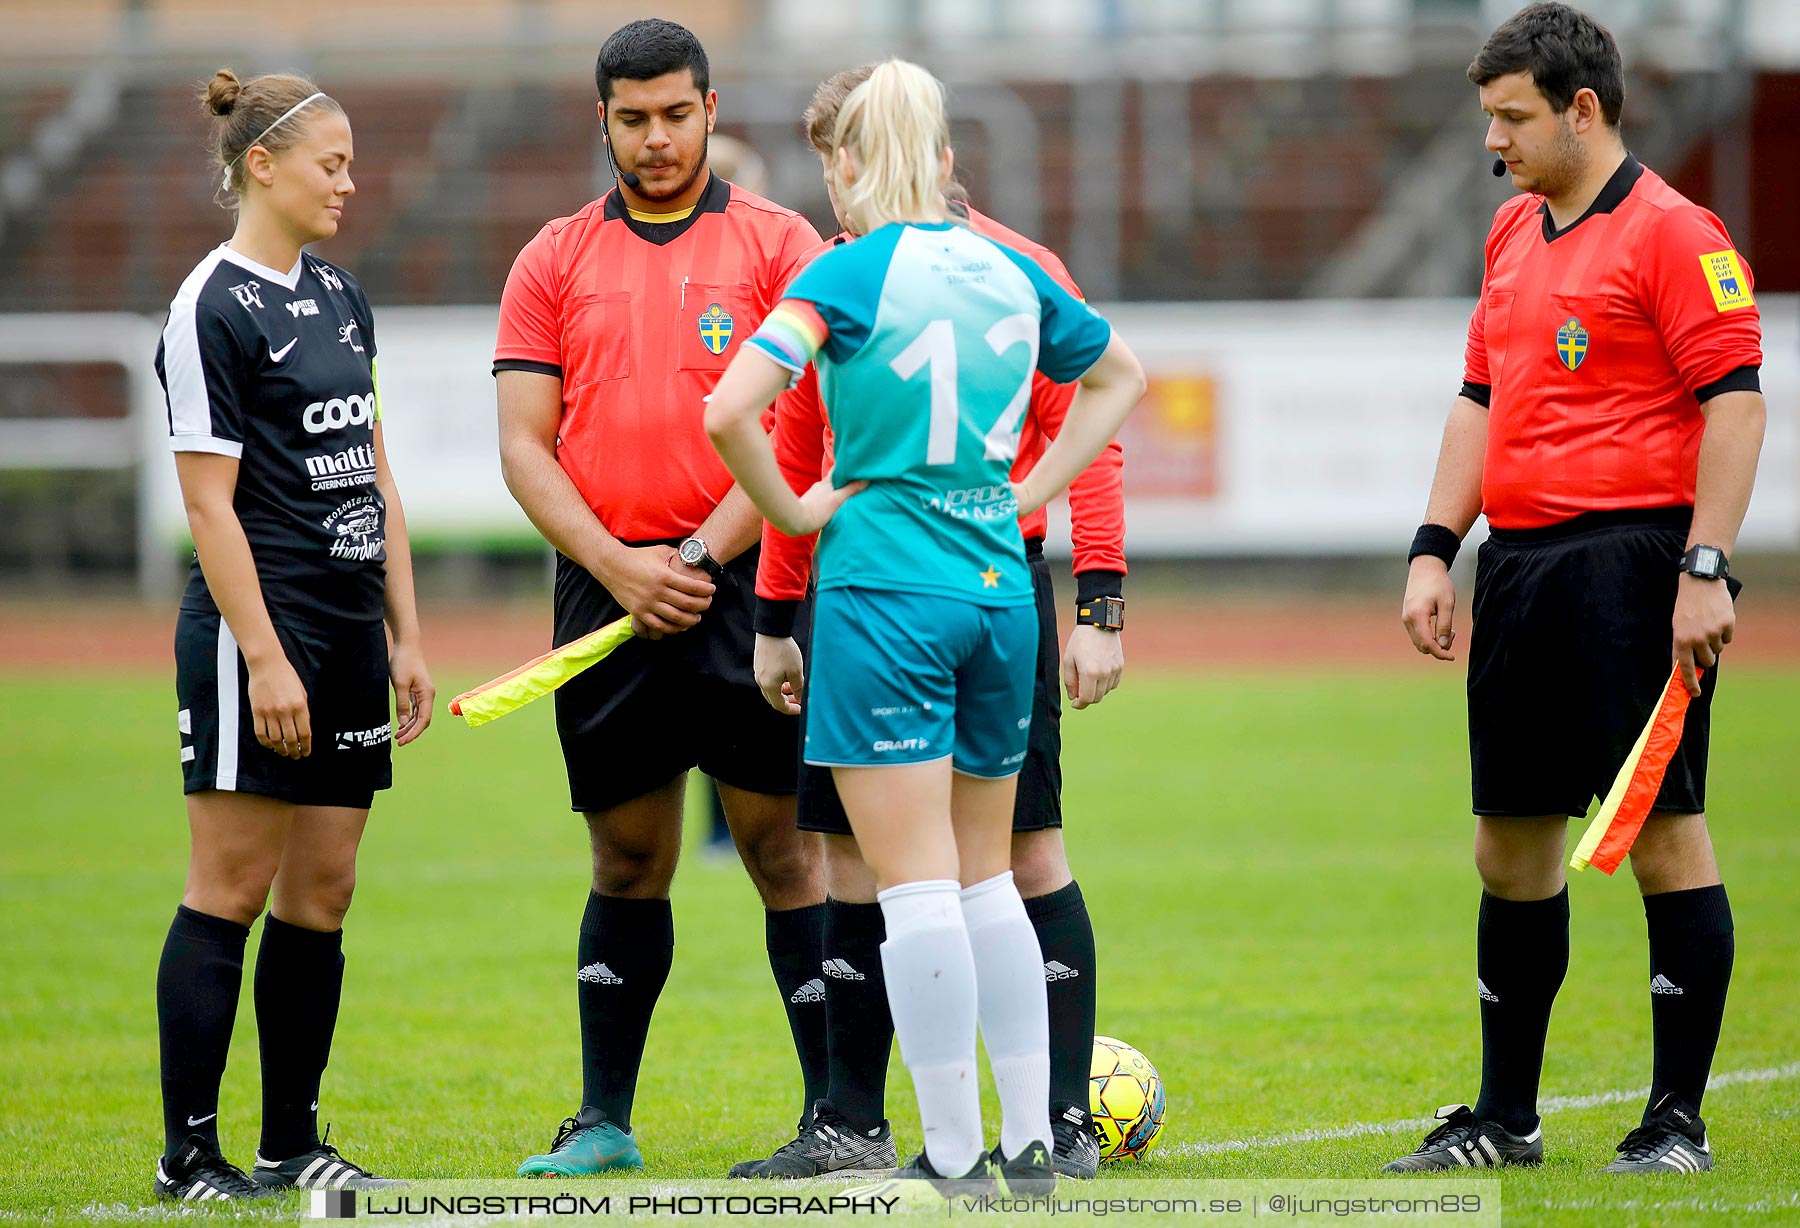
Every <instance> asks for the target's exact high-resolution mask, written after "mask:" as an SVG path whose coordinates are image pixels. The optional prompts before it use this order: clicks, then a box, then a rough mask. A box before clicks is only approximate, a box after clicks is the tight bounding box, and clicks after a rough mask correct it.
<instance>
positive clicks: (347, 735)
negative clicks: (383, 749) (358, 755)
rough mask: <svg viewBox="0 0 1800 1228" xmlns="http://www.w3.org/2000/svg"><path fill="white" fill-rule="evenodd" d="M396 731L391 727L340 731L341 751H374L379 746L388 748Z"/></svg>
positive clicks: (339, 744) (338, 740)
mask: <svg viewBox="0 0 1800 1228" xmlns="http://www.w3.org/2000/svg"><path fill="white" fill-rule="evenodd" d="M393 737H394V731H393V729H392V728H391V727H390V726H387V725H377V726H375V728H373V729H340V730H338V736H337V748H338V749H339V750H373V749H374V748H375V747H377V746H386V745H387V744H388V743H389V742H391V741H392V740H393Z"/></svg>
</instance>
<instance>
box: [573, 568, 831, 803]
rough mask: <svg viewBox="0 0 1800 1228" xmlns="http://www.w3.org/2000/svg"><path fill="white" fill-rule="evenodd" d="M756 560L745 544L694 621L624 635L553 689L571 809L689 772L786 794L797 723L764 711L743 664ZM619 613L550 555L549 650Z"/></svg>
mask: <svg viewBox="0 0 1800 1228" xmlns="http://www.w3.org/2000/svg"><path fill="white" fill-rule="evenodd" d="M634 544H640V545H646V544H647V545H658V544H660V545H673V544H674V543H673V542H666V543H634ZM759 553H760V550H759V549H758V548H756V547H752V548H751V549H750V550H748V551H746V552H745V553H744V554H742V555H739V556H738V557H737V558H735V559H733V560H732V561H731V562H730V563H728V564H726V566H725V575H724V576H722V577H721V578H720V579H719V580H718V581H717V582H716V591H715V592H714V593H713V600H712V605H711V606H710V607H708V609H707V611H706V613H704V614H702V615H701V616H700V622H699V625H697V626H694V627H690V628H689V629H688V630H686V631H682V632H680V633H679V634H676V635H671V636H666V637H664V638H663V639H660V640H646V639H641V638H637V637H633V638H632V639H629V640H627V641H625V643H623V644H621V645H620V646H619V647H618V648H617V649H616V650H615V651H614V652H613V653H612V655H610V656H608V657H607V658H606V659H605V660H603V661H601V662H600V663H599V664H597V665H594V666H593V667H591V668H590V669H587V670H584V671H583V672H582V673H580V674H577V675H576V676H575V677H574V678H572V679H570V680H569V681H568V682H567V683H565V684H564V685H563V686H562V688H561V689H560V690H558V691H557V692H556V732H557V734H558V736H559V737H560V738H561V739H562V752H563V764H564V766H565V767H566V768H567V769H568V774H569V808H570V809H572V810H578V811H582V812H592V811H597V810H608V809H611V808H612V807H614V806H617V805H619V804H620V803H622V802H628V801H630V800H631V799H632V798H634V797H642V796H643V795H644V794H646V793H648V792H650V791H651V790H652V789H656V788H659V787H661V786H662V785H665V784H667V783H668V782H669V781H671V780H674V779H675V778H676V777H677V776H679V775H681V774H682V773H683V772H685V771H687V770H688V769H689V768H692V767H698V768H699V769H700V770H701V771H703V772H705V773H706V774H707V775H708V776H711V777H712V778H713V779H714V780H717V781H720V782H721V783H723V784H727V785H732V786H734V787H736V788H739V789H745V790H748V791H749V792H752V793H773V794H784V793H792V792H794V787H795V782H794V771H795V766H796V764H797V763H798V762H799V756H800V722H799V721H797V720H795V719H794V718H793V717H791V716H787V715H785V714H783V713H780V712H777V711H775V709H773V708H771V707H770V706H769V705H768V703H767V702H766V701H765V700H764V699H763V697H762V691H761V690H759V689H758V688H757V685H756V677H755V674H754V672H753V669H752V664H751V663H752V660H753V658H754V656H755V651H756V635H755V632H754V631H753V630H752V628H751V615H752V613H753V612H754V609H755V603H756V560H757V556H758V554H759ZM807 612H808V609H807V607H805V606H803V607H802V611H801V619H802V621H801V623H800V624H799V625H800V627H801V628H802V629H803V628H804V626H805V621H804V620H805V618H806V615H807ZM624 613H625V608H624V607H623V606H621V605H620V604H619V603H618V602H617V601H616V600H614V599H613V595H612V594H611V593H609V592H607V591H606V589H605V587H603V586H602V585H601V583H600V582H599V581H598V580H596V579H595V578H594V577H593V575H592V574H590V573H589V572H588V571H587V569H586V568H584V567H581V566H580V565H579V564H576V563H573V562H570V561H569V560H568V559H566V558H564V557H563V556H562V555H560V554H559V555H557V557H556V626H555V642H556V644H557V645H558V646H561V645H563V644H567V643H568V642H569V641H570V640H574V639H579V638H580V637H581V636H584V635H586V634H587V633H588V632H590V631H595V630H598V629H599V628H600V627H603V626H605V625H606V624H607V623H610V622H612V621H614V620H615V619H617V618H619V617H621V616H623V615H624Z"/></svg>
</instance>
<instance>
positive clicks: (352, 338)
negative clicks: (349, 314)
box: [338, 320, 364, 354]
mask: <svg viewBox="0 0 1800 1228" xmlns="http://www.w3.org/2000/svg"><path fill="white" fill-rule="evenodd" d="M338 344H339V345H347V346H349V347H350V348H351V349H353V350H355V351H356V352H357V353H358V354H361V353H363V352H364V351H363V347H362V342H360V341H358V340H357V339H356V321H355V320H352V321H350V323H348V324H345V325H343V326H341V327H340V328H339V329H338Z"/></svg>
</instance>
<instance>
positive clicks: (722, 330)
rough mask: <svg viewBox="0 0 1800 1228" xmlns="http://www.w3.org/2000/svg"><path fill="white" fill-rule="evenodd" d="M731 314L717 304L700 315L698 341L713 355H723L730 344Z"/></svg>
mask: <svg viewBox="0 0 1800 1228" xmlns="http://www.w3.org/2000/svg"><path fill="white" fill-rule="evenodd" d="M731 329H732V319H731V313H730V312H729V311H726V310H725V309H724V308H723V307H721V306H719V305H718V304H717V303H714V304H712V306H710V307H708V308H707V309H706V310H705V311H703V312H701V313H700V341H701V343H702V344H703V345H705V346H706V348H707V350H708V351H709V352H711V353H714V354H723V353H724V352H725V347H726V346H728V345H730V344H731Z"/></svg>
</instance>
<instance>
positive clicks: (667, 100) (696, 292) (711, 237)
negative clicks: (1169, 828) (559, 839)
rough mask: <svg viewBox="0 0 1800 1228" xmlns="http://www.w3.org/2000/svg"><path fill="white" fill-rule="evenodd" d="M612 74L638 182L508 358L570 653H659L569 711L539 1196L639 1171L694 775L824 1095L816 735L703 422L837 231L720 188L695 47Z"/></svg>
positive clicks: (615, 134) (661, 34)
mask: <svg viewBox="0 0 1800 1228" xmlns="http://www.w3.org/2000/svg"><path fill="white" fill-rule="evenodd" d="M595 78H596V81H597V83H598V85H599V88H600V106H599V112H600V119H601V123H602V130H601V133H602V137H603V139H604V140H605V141H606V142H607V151H608V152H607V156H608V158H609V159H611V158H615V157H616V160H617V161H616V166H615V170H616V172H617V173H618V178H619V181H620V187H619V188H618V190H616V191H612V192H608V193H607V194H606V195H605V196H604V197H602V198H601V199H599V200H597V201H594V202H593V203H592V204H589V205H587V206H586V207H585V208H583V209H581V210H580V211H579V212H577V213H576V214H575V215H574V216H572V217H566V218H559V219H557V220H556V221H553V222H551V223H549V224H548V225H547V226H545V227H544V229H543V230H542V231H540V232H539V233H538V235H537V237H536V238H534V239H533V240H532V241H531V242H530V243H529V244H527V245H526V247H525V250H524V251H522V252H520V253H519V258H518V260H517V262H516V263H515V264H514V265H513V269H512V274H511V276H510V277H509V278H508V279H507V283H506V292H505V296H504V298H503V300H502V303H501V318H500V339H499V344H498V345H497V346H496V347H495V353H494V371H495V374H496V379H497V382H498V391H499V402H500V449H501V462H502V469H503V472H504V474H505V477H506V483H507V486H508V488H509V489H510V490H511V491H512V493H513V496H514V498H516V499H517V500H518V501H519V505H520V506H521V507H523V508H524V509H525V512H526V514H527V515H529V516H530V517H531V520H532V523H533V524H535V525H536V526H537V527H538V530H539V531H540V532H541V533H543V535H544V536H545V537H546V538H547V539H549V541H550V543H551V545H553V546H554V547H556V552H557V554H556V597H555V611H556V617H555V639H556V643H557V644H558V645H561V644H565V643H567V642H569V641H570V640H572V639H576V638H578V637H580V636H582V635H584V634H586V633H587V632H590V631H593V630H595V629H596V628H598V627H600V626H603V625H604V624H606V623H608V622H611V621H613V620H614V619H616V618H618V617H619V616H620V615H622V614H630V616H631V619H632V624H633V627H634V629H635V630H636V632H637V635H638V637H639V638H635V639H633V640H631V641H630V642H629V643H627V644H625V645H624V646H622V647H621V648H620V649H619V650H618V651H617V652H615V653H613V654H612V656H610V657H608V658H607V659H606V660H605V661H604V662H602V663H601V664H600V665H597V666H595V667H594V668H593V669H590V670H588V671H587V672H585V673H583V674H582V675H581V676H580V677H579V678H576V679H574V680H573V681H571V682H570V683H569V684H568V685H567V686H564V687H563V688H562V689H561V690H559V691H558V692H557V693H556V727H557V733H558V735H559V736H560V738H561V741H562V750H563V759H564V762H565V764H566V766H567V770H568V777H569V794H570V803H571V806H572V807H573V809H575V810H578V811H580V812H581V813H582V814H583V815H584V816H585V817H586V819H587V824H588V831H589V835H590V840H591V844H592V847H593V858H594V877H593V885H592V890H591V892H590V894H589V897H588V900H587V909H586V912H585V914H584V916H583V918H582V922H581V935H580V940H579V944H578V947H577V961H576V969H577V971H576V993H577V1001H578V1004H579V1007H580V1019H581V1053H582V1069H583V1081H582V1083H583V1091H582V1099H581V1107H580V1109H579V1111H578V1112H577V1113H576V1114H575V1115H574V1116H572V1117H570V1118H569V1119H568V1120H567V1121H565V1122H564V1123H563V1127H562V1129H561V1130H559V1131H558V1132H557V1135H556V1140H555V1142H554V1143H553V1144H552V1145H551V1148H550V1151H549V1152H548V1153H547V1154H545V1155H538V1156H532V1157H531V1158H529V1159H528V1160H526V1161H525V1164H524V1165H523V1167H521V1169H520V1170H519V1171H520V1175H521V1176H537V1175H544V1176H549V1175H561V1176H571V1175H582V1174H586V1173H593V1172H598V1171H601V1170H603V1169H609V1168H640V1167H642V1166H643V1159H642V1157H641V1155H640V1153H639V1150H638V1144H637V1140H636V1138H635V1137H634V1136H633V1134H632V1133H631V1116H630V1115H631V1106H632V1100H633V1096H634V1093H635V1091H636V1087H637V1076H638V1066H639V1063H640V1061H641V1060H642V1057H643V1051H644V1038H645V1035H646V1033H647V1032H648V1029H649V1026H650V1015H651V1012H652V1010H653V1009H654V1008H655V1006H656V1000H657V996H658V995H659V994H660V992H661V990H662V986H663V982H664V981H665V980H667V978H668V975H669V966H670V961H671V958H672V954H673V951H674V930H673V923H672V921H671V916H670V910H669V884H670V881H671V879H672V878H673V876H674V873H675V863H676V859H677V857H678V855H679V853H680V847H681V813H682V789H683V784H684V781H685V778H686V775H687V770H688V769H689V768H691V767H695V766H698V767H699V768H700V769H701V770H702V771H704V772H706V774H707V775H709V776H711V777H712V778H713V779H714V780H715V781H717V782H718V784H719V790H720V793H721V795H722V796H723V799H724V802H725V810H726V814H727V816H728V818H729V820H730V824H731V828H732V833H733V835H734V836H735V837H736V841H737V846H738V848H739V849H740V850H741V852H742V855H743V859H744V865H745V868H746V869H748V870H749V872H750V877H751V879H752V881H753V882H755V884H756V887H757V890H758V892H759V893H760V894H761V896H762V900H763V905H764V907H765V908H766V909H767V914H766V917H767V921H766V928H767V937H768V949H769V960H770V963H771V965H772V966H773V968H774V971H775V979H776V983H777V986H778V987H779V989H780V991H781V996H782V1000H783V1002H784V1003H785V1004H786V1006H787V1010H788V1021H789V1025H790V1027H791V1029H792V1030H793V1033H794V1043H795V1047H796V1049H797V1050H798V1052H799V1054H800V1059H801V1068H802V1074H803V1076H804V1080H805V1092H804V1096H805V1099H804V1101H803V1103H804V1104H805V1105H810V1104H811V1103H812V1101H813V1100H815V1099H817V1098H818V1097H819V1096H822V1095H824V1089H825V1019H824V1006H823V1003H822V1001H821V998H822V995H818V994H815V993H813V992H812V991H810V990H808V989H807V983H808V981H810V980H811V979H813V978H815V977H816V975H817V972H818V968H819V960H820V955H819V928H820V923H821V920H822V914H823V912H824V903H823V901H824V884H823V882H822V879H821V876H820V872H819V858H818V851H817V841H816V839H815V838H812V837H803V836H801V835H800V833H799V832H798V831H797V830H796V829H795V826H794V808H795V803H794V791H795V771H796V766H797V762H798V756H799V748H798V738H797V730H796V729H795V724H796V722H794V721H791V720H789V719H788V718H786V717H784V716H781V715H779V714H777V713H773V712H770V711H769V708H768V705H767V704H765V703H764V702H763V701H762V696H761V694H760V693H759V692H758V690H757V687H756V682H755V678H754V676H753V674H752V669H751V664H752V655H753V639H752V632H751V615H752V606H753V603H754V600H755V595H754V590H755V581H756V557H757V553H758V550H757V540H758V537H759V535H760V533H761V525H762V521H761V519H760V517H759V516H758V515H757V513H756V509H755V508H754V507H753V506H752V505H751V503H750V501H749V499H748V498H746V497H745V496H744V495H743V494H742V492H741V491H738V490H737V489H736V488H734V487H733V485H732V481H731V475H730V474H729V473H728V472H727V471H726V469H725V466H724V464H723V463H722V462H721V461H720V460H719V458H718V454H717V453H715V452H714V451H713V448H712V445H711V444H710V443H709V442H708V440H707V438H706V434H705V431H704V429H703V426H702V419H703V415H704V413H705V409H706V405H705V401H706V397H707V394H709V393H710V392H711V391H712V389H713V386H714V385H715V384H716V383H717V382H718V379H719V376H720V375H721V374H722V373H723V372H724V370H725V368H726V366H727V365H728V364H729V363H730V362H731V360H732V358H733V357H735V356H736V354H737V351H738V349H739V348H740V347H741V346H742V344H743V341H744V339H745V338H747V337H749V336H750V335H751V334H752V333H753V332H755V331H756V328H757V326H758V324H759V323H760V322H761V321H762V318H763V316H764V315H765V314H766V313H767V312H768V311H769V309H770V308H771V307H773V306H774V304H775V303H776V302H777V301H778V300H779V298H780V294H781V291H782V290H783V289H784V288H785V287H786V286H787V284H788V282H789V281H791V280H792V279H793V277H794V275H795V273H796V272H797V271H798V269H799V268H800V266H801V264H802V262H803V260H804V258H805V256H806V254H807V253H808V252H810V251H811V250H812V249H814V248H815V247H817V246H818V243H819V235H818V232H817V231H815V230H814V229H813V228H812V227H811V226H810V225H808V224H807V222H806V221H805V219H803V218H801V217H800V216H799V215H798V214H795V213H794V212H792V211H791V210H788V209H783V208H781V207H780V206H778V205H775V204H771V203H770V202H769V201H766V200H763V199H762V198H760V197H757V196H753V195H751V194H750V193H747V192H745V191H743V190H742V189H741V188H737V187H734V186H733V185H731V184H729V183H727V182H725V181H724V180H723V179H720V178H719V177H718V176H716V175H714V174H712V172H711V171H710V170H708V168H707V159H706V144H707V136H708V134H709V133H710V132H711V131H712V128H713V122H714V117H715V114H716V108H717V95H716V94H714V92H713V91H712V90H711V89H710V88H709V86H708V64H707V58H706V52H705V51H704V50H703V49H702V48H701V46H700V43H699V41H698V40H697V39H695V38H694V36H693V35H692V34H691V33H689V32H688V31H687V30H685V29H683V28H682V27H681V26H678V25H676V24H674V23H673V22H668V21H660V20H646V21H636V22H632V23H631V24H629V25H627V26H624V27H622V28H621V29H619V30H618V31H616V32H615V33H614V34H613V35H612V37H610V38H609V39H607V41H606V45H605V46H604V47H603V48H602V49H601V51H600V59H599V64H598V66H597V68H596V71H595Z"/></svg>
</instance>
